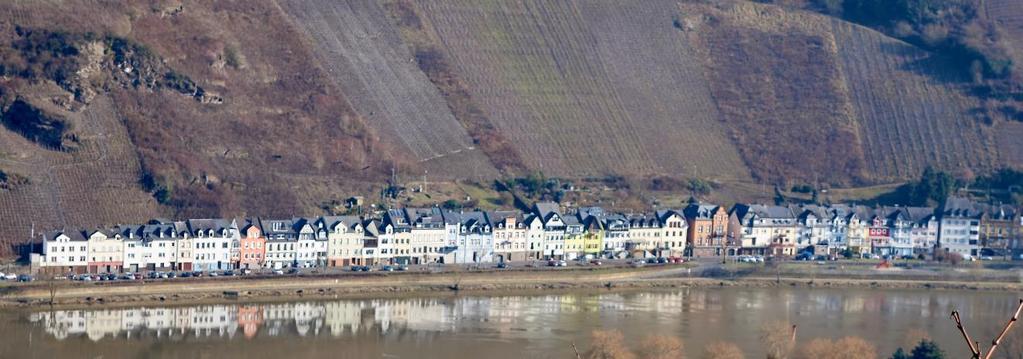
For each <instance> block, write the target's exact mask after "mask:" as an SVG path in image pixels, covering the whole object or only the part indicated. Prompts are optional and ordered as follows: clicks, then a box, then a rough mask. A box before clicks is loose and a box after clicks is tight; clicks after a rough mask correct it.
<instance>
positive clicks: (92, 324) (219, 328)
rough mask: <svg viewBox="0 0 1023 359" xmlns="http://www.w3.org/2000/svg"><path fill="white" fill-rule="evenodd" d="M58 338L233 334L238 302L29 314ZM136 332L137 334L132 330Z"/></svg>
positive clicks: (235, 325) (236, 322) (32, 319)
mask: <svg viewBox="0 0 1023 359" xmlns="http://www.w3.org/2000/svg"><path fill="white" fill-rule="evenodd" d="M29 320H30V321H32V322H33V323H39V324H41V325H42V326H43V328H44V329H45V331H46V332H47V333H50V334H51V335H53V336H54V337H55V338H57V339H61V340H62V339H64V338H67V337H70V336H74V335H80V334H85V335H86V336H88V337H89V339H91V340H93V341H99V340H100V339H103V338H104V337H106V336H110V337H111V338H116V337H118V336H119V335H120V334H122V333H123V334H124V335H125V337H127V338H129V339H130V338H133V337H137V336H139V335H138V334H137V333H140V332H144V333H145V334H148V335H152V336H155V337H157V338H161V337H169V336H182V335H187V334H192V335H194V336H196V337H208V336H225V335H226V336H229V337H230V336H233V335H234V332H235V330H236V329H237V326H238V320H237V315H236V309H235V306H226V305H215V306H203V307H192V308H133V309H104V310H56V311H51V312H40V313H34V314H32V315H30V316H29ZM133 333H135V334H133Z"/></svg>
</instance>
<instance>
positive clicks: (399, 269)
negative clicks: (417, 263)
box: [398, 266, 408, 272]
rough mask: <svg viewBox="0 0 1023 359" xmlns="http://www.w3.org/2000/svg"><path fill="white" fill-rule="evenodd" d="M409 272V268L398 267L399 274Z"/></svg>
mask: <svg viewBox="0 0 1023 359" xmlns="http://www.w3.org/2000/svg"><path fill="white" fill-rule="evenodd" d="M407 270H408V266H398V271H399V272H404V271H407Z"/></svg>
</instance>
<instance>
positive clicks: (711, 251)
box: [682, 200, 734, 257]
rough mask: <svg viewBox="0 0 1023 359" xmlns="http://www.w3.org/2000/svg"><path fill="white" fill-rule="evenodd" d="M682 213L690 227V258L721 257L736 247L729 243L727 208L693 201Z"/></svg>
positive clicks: (687, 239)
mask: <svg viewBox="0 0 1023 359" xmlns="http://www.w3.org/2000/svg"><path fill="white" fill-rule="evenodd" d="M682 213H683V214H684V215H685V217H686V223H687V224H688V225H689V232H688V233H687V235H686V242H688V243H687V244H688V246H686V252H688V254H689V255H690V256H694V257H703V256H720V255H722V254H730V255H731V254H734V253H727V252H725V253H723V252H722V251H727V250H728V249H732V250H733V251H734V248H729V247H734V245H733V244H732V243H728V211H726V210H725V207H722V206H717V205H710V204H701V203H699V202H696V201H693V200H691V201H690V202H689V205H688V206H686V208H685V209H684V210H682Z"/></svg>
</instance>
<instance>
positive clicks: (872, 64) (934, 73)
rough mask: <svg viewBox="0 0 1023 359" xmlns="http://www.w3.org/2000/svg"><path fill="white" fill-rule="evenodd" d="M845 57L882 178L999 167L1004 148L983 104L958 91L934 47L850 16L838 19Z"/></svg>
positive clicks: (870, 153) (870, 155)
mask: <svg viewBox="0 0 1023 359" xmlns="http://www.w3.org/2000/svg"><path fill="white" fill-rule="evenodd" d="M833 24H834V26H833V29H834V30H833V31H834V36H835V41H836V43H838V44H839V52H838V54H839V58H840V59H841V65H842V71H843V74H844V77H845V81H846V83H847V84H848V86H849V89H850V96H851V101H852V104H853V105H854V106H855V109H856V114H857V117H858V119H859V124H860V131H861V138H862V139H863V145H864V150H865V151H864V152H865V153H866V154H867V163H868V165H869V170H870V171H873V172H874V176H875V177H876V178H878V179H882V180H884V179H896V178H907V177H912V176H915V175H916V174H919V173H920V172H921V171H922V170H923V168H924V167H925V166H927V165H937V166H951V167H961V166H962V167H965V166H972V167H973V168H975V169H984V168H992V167H994V166H995V165H996V161H997V159H998V153H997V152H998V149H997V147H996V146H994V145H993V141H992V138H991V135H990V134H989V133H988V132H987V131H986V130H985V128H984V127H983V125H982V123H981V121H979V120H978V119H976V118H974V117H973V116H970V110H971V109H973V108H976V107H977V106H978V105H979V104H978V103H977V102H976V100H975V99H973V98H971V97H968V96H965V95H964V94H962V93H961V92H958V91H956V90H955V87H954V86H953V85H952V83H951V82H949V83H942V81H943V79H944V80H945V81H953V80H954V79H951V78H950V76H952V75H950V74H949V73H948V72H946V71H943V70H942V69H941V65H940V64H937V63H935V62H934V61H932V60H931V59H930V58H929V57H928V56H929V55H928V54H927V53H925V52H923V51H920V50H918V49H916V48H915V47H913V46H910V45H908V44H906V43H903V42H900V41H897V40H894V39H891V38H888V37H885V36H883V35H881V34H879V33H877V32H874V31H871V30H868V29H865V28H863V27H860V26H856V25H851V24H849V23H846V22H841V21H834V23H833Z"/></svg>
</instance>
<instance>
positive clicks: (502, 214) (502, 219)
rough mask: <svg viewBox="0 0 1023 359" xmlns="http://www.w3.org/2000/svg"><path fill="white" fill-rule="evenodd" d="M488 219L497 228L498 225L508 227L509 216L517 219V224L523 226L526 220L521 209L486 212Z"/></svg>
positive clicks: (519, 226)
mask: <svg viewBox="0 0 1023 359" xmlns="http://www.w3.org/2000/svg"><path fill="white" fill-rule="evenodd" d="M486 214H487V220H489V221H490V223H491V224H492V225H493V226H494V227H495V228H496V227H498V226H504V227H508V223H506V221H507V220H508V218H514V219H515V226H516V227H518V228H522V227H524V226H525V224H526V221H525V220H524V218H523V215H522V212H519V211H490V212H486Z"/></svg>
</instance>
